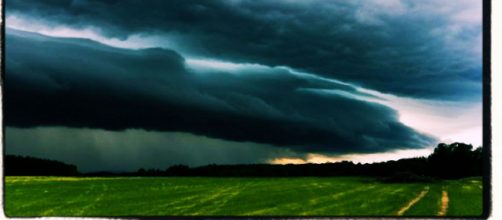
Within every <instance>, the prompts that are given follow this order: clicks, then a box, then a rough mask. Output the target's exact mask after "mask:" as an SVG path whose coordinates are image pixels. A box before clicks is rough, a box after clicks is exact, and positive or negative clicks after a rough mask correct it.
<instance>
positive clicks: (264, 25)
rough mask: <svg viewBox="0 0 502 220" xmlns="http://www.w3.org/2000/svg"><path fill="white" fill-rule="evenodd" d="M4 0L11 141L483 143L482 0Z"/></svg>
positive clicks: (79, 146) (412, 148)
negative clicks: (146, 1)
mask: <svg viewBox="0 0 502 220" xmlns="http://www.w3.org/2000/svg"><path fill="white" fill-rule="evenodd" d="M5 3H6V4H5V7H6V27H7V29H6V34H5V37H6V39H5V42H6V47H5V50H6V56H5V61H6V66H5V68H6V71H5V93H4V100H5V102H4V109H5V110H4V111H5V112H4V122H5V125H6V133H5V140H6V146H5V148H6V152H7V154H17V155H28V156H36V157H42V158H48V159H56V160H60V161H64V162H68V163H72V164H75V165H77V166H78V167H79V169H80V170H82V171H97V170H113V171H130V170H136V169H138V168H140V167H144V168H161V169H164V168H166V167H168V166H171V165H174V164H186V165H190V166H200V165H206V164H239V163H280V164H283V163H309V162H311V163H323V162H335V161H341V160H351V161H354V162H361V163H367V162H377V161H386V160H394V159H399V158H407V157H416V156H426V155H428V154H430V153H431V151H432V149H433V148H434V147H435V146H436V145H437V144H438V143H440V142H446V143H451V142H465V143H469V144H472V145H473V146H474V147H477V146H481V144H482V141H481V140H482V138H481V137H482V113H481V112H482V41H481V39H482V23H481V20H482V19H481V18H482V11H481V2H480V1H474V0H462V1H428V0H425V1H424V0H420V1H418V0H417V1H414V0H408V1H399V0H364V1H362V0H361V1H323V0H305V1H293V0H278V1H265V0H253V1H251V0H227V1H217V0H216V1H194V0H173V1H161V0H152V1H148V3H145V2H143V1H137V0H120V1H111V0H110V1H91V0H54V1H36V0H7V1H6V2H5Z"/></svg>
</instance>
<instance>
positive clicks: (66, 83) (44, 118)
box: [4, 29, 435, 153]
mask: <svg viewBox="0 0 502 220" xmlns="http://www.w3.org/2000/svg"><path fill="white" fill-rule="evenodd" d="M255 69H256V72H254V73H253V68H249V70H246V71H239V70H236V71H234V72H232V71H230V72H224V71H221V72H218V71H208V72H201V71H196V70H193V69H190V68H187V63H186V62H185V60H184V58H183V57H182V56H180V55H179V54H177V53H176V52H175V51H172V50H166V49H142V50H128V49H117V48H112V47H108V46H105V45H101V44H98V43H95V42H92V41H89V40H83V39H64V38H52V37H45V36H42V35H38V34H32V33H27V32H22V31H16V30H12V29H8V30H7V34H6V73H5V98H4V100H5V117H4V118H5V123H6V125H7V126H12V127H34V126H67V127H86V128H102V129H108V130H124V129H129V128H139V129H145V130H157V131H182V132H189V133H193V134H197V135H204V136H208V137H213V138H219V139H226V140H232V141H249V142H256V143H266V144H270V145H276V146H282V147H287V148H291V149H294V150H295V151H298V152H325V153H341V152H380V151H388V150H393V149H400V148H420V147H425V146H430V145H431V144H433V143H434V141H435V140H434V139H433V138H431V137H429V136H426V135H423V134H420V133H417V132H416V131H414V130H413V129H411V128H409V127H407V126H405V125H403V124H402V123H400V122H399V121H398V120H397V115H396V112H395V111H393V110H392V109H390V108H387V107H385V106H382V105H378V104H375V103H371V102H365V101H360V100H356V99H350V98H346V97H343V96H336V95H332V94H324V93H313V92H308V91H306V90H305V89H327V90H333V91H345V92H348V93H353V89H351V87H350V86H347V85H342V84H337V83H331V84H329V83H326V82H325V81H322V80H316V79H311V78H308V77H301V76H298V75H295V74H293V73H292V72H290V71H289V70H288V69H286V68H265V67H261V69H260V68H258V67H255ZM353 94H354V95H357V93H353Z"/></svg>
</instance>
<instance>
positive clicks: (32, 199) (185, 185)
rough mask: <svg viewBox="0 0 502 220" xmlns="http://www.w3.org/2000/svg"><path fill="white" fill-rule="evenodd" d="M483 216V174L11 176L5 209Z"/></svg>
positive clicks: (28, 212)
mask: <svg viewBox="0 0 502 220" xmlns="http://www.w3.org/2000/svg"><path fill="white" fill-rule="evenodd" d="M427 186H428V187H429V189H430V190H429V191H428V193H427V194H426V195H425V196H424V197H423V198H422V199H421V200H419V201H418V202H417V203H416V204H414V205H413V206H412V207H411V208H409V209H408V210H407V211H406V212H404V215H405V216H435V215H436V214H437V213H438V211H439V207H440V205H441V191H442V190H443V189H446V190H447V191H448V195H449V196H450V198H449V201H450V202H449V208H448V212H447V213H446V215H447V216H449V215H454V216H479V215H481V210H482V190H481V187H480V186H481V178H470V179H463V180H455V181H443V182H437V183H427V184H425V183H411V184H389V183H381V182H377V181H373V180H372V179H370V178H354V177H333V178H312V177H305V178H203V177H166V178H139V177H138V178H136V177H124V178H61V177H11V176H8V177H6V178H5V213H6V214H7V215H8V216H11V217H22V216H395V215H396V213H397V212H398V211H399V210H400V209H401V208H402V207H403V206H406V204H408V203H409V201H411V200H413V199H414V198H416V197H417V195H418V194H420V192H422V191H423V190H424V188H425V187H427Z"/></svg>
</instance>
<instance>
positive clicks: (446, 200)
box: [437, 189, 450, 216]
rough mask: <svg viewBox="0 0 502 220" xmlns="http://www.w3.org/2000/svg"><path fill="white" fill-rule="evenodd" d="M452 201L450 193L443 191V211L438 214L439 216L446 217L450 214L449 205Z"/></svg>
mask: <svg viewBox="0 0 502 220" xmlns="http://www.w3.org/2000/svg"><path fill="white" fill-rule="evenodd" d="M449 201H450V199H449V198H448V191H446V190H444V189H443V192H442V196H441V209H440V210H439V212H438V214H437V215H438V216H445V215H446V212H448V203H449Z"/></svg>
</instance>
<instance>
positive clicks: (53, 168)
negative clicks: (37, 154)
mask: <svg viewBox="0 0 502 220" xmlns="http://www.w3.org/2000/svg"><path fill="white" fill-rule="evenodd" d="M482 151H483V148H481V147H479V148H476V149H473V147H472V145H470V144H464V143H452V144H444V143H441V144H439V145H438V146H437V147H436V148H435V149H434V152H433V153H432V154H431V155H429V156H428V157H416V158H408V159H400V160H396V161H386V162H378V163H371V164H361V163H357V164H355V163H353V162H351V161H341V162H336V163H323V164H311V163H309V164H286V165H277V164H240V165H216V164H212V165H206V166H199V167H189V166H186V165H174V166H171V167H169V168H167V169H165V170H161V169H144V168H140V169H138V170H137V171H135V172H122V173H113V172H92V173H79V172H78V171H77V168H76V166H74V165H69V164H64V163H61V162H57V161H52V160H44V159H36V158H31V157H19V156H9V155H8V156H6V163H5V170H6V175H42V176H46V175H53V176H58V175H59V176H145V177H146V176H202V177H299V176H316V177H327V176H373V177H378V178H381V179H382V180H384V181H390V182H411V181H432V180H435V179H456V178H464V177H469V176H482V175H483V165H482V164H483V163H482V159H483V157H482Z"/></svg>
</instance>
